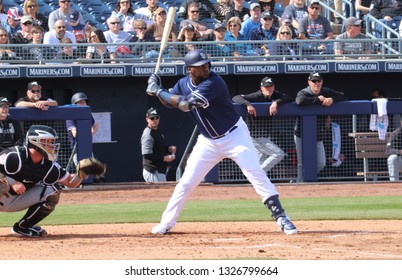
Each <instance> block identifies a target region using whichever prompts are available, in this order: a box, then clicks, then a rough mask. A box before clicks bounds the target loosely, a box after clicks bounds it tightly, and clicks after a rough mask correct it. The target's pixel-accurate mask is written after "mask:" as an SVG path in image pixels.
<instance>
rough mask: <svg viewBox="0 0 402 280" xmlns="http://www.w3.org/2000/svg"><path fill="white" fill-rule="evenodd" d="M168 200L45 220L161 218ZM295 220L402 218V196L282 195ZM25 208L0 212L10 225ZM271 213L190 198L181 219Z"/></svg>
mask: <svg viewBox="0 0 402 280" xmlns="http://www.w3.org/2000/svg"><path fill="white" fill-rule="evenodd" d="M166 203H167V202H144V203H120V204H117V203H114V204H83V205H59V206H57V208H56V210H55V211H54V212H53V213H52V215H50V216H49V217H48V218H46V220H45V221H44V222H43V223H44V224H48V225H62V224H63V225H66V224H103V223H146V222H158V221H159V220H160V218H161V214H162V212H163V210H164V209H165V207H166ZM282 204H283V207H284V208H285V210H286V212H287V213H288V214H289V215H290V216H291V218H292V219H293V220H353V219H355V220H361V219H381V220H383V219H396V220H402V197H401V196H378V197H347V198H344V197H325V198H288V199H282ZM24 213H25V211H22V212H17V213H0V226H10V225H12V224H13V223H15V222H16V221H17V220H19V219H20V218H21V217H22V216H23V214H24ZM267 219H271V218H270V213H269V212H268V210H267V209H265V208H264V206H263V205H262V204H261V201H260V200H213V201H189V202H188V203H187V204H186V207H185V208H184V210H183V212H182V215H181V216H180V219H179V221H198V222H209V221H264V220H267Z"/></svg>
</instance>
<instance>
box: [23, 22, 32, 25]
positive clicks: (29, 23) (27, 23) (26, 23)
mask: <svg viewBox="0 0 402 280" xmlns="http://www.w3.org/2000/svg"><path fill="white" fill-rule="evenodd" d="M23 25H32V22H30V21H27V22H24V23H23Z"/></svg>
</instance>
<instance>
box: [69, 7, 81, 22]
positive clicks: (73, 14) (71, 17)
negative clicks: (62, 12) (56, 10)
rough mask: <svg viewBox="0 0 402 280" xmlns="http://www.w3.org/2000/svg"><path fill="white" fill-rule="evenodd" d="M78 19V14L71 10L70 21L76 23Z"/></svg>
mask: <svg viewBox="0 0 402 280" xmlns="http://www.w3.org/2000/svg"><path fill="white" fill-rule="evenodd" d="M79 18H80V13H79V12H78V11H77V10H71V13H70V19H72V20H73V21H77V20H78V19H79Z"/></svg>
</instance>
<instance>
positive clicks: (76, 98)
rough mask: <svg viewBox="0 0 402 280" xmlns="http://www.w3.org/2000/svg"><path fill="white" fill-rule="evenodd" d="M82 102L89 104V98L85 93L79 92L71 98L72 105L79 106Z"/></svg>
mask: <svg viewBox="0 0 402 280" xmlns="http://www.w3.org/2000/svg"><path fill="white" fill-rule="evenodd" d="M81 100H86V101H87V103H88V102H89V99H88V96H87V95H86V94H85V93H83V92H77V93H75V94H74V95H73V96H72V97H71V104H77V102H80V101H81Z"/></svg>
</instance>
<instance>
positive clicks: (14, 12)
mask: <svg viewBox="0 0 402 280" xmlns="http://www.w3.org/2000/svg"><path fill="white" fill-rule="evenodd" d="M7 16H9V17H11V18H13V19H21V15H20V10H19V9H18V7H11V8H9V9H8V11H7Z"/></svg>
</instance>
